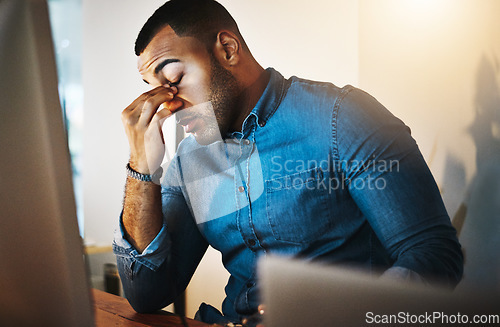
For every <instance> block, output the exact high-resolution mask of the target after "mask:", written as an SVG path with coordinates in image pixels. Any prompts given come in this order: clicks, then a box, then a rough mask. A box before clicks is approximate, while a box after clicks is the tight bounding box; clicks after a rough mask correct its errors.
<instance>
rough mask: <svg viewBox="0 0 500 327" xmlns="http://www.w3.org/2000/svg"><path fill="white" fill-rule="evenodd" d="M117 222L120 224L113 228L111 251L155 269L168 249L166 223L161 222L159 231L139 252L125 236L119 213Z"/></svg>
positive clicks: (165, 255) (165, 256)
mask: <svg viewBox="0 0 500 327" xmlns="http://www.w3.org/2000/svg"><path fill="white" fill-rule="evenodd" d="M119 224H120V225H119V226H118V228H117V229H116V230H115V234H114V241H113V251H114V252H115V254H116V255H117V256H120V257H123V258H128V259H129V260H131V259H133V260H135V261H137V262H138V263H140V264H142V265H144V266H146V267H148V268H149V269H152V270H157V269H158V267H160V265H161V264H162V263H163V262H164V261H165V259H166V258H167V254H168V250H169V242H168V234H167V228H166V225H165V224H163V226H162V228H161V230H160V232H159V233H158V235H156V237H155V238H154V240H153V241H151V243H150V244H149V245H148V246H147V247H146V249H144V251H142V253H139V252H138V251H137V250H136V249H135V248H134V247H133V246H132V245H131V244H130V243H129V242H128V241H127V240H126V238H125V231H124V227H123V222H122V216H121V215H120V223H119Z"/></svg>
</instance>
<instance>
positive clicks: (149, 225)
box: [122, 177, 163, 252]
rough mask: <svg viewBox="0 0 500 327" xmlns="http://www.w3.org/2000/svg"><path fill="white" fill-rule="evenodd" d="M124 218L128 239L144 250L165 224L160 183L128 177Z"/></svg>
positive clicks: (140, 250)
mask: <svg viewBox="0 0 500 327" xmlns="http://www.w3.org/2000/svg"><path fill="white" fill-rule="evenodd" d="M122 219H123V227H124V229H125V231H124V232H125V237H126V238H127V240H128V241H129V242H130V244H132V245H133V246H134V247H135V248H136V249H137V251H138V252H142V251H144V249H145V248H146V247H147V246H148V244H149V243H151V241H152V240H153V239H154V238H155V237H156V235H158V233H159V232H160V230H161V227H162V225H163V217H162V210H161V187H160V185H157V184H155V183H152V182H142V181H139V180H136V179H133V178H131V177H127V183H126V186H125V198H124V201H123V216H122Z"/></svg>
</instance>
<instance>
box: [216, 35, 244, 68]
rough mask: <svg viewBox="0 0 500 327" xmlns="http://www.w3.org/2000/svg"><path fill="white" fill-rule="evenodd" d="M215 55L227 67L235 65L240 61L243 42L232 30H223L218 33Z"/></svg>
mask: <svg viewBox="0 0 500 327" xmlns="http://www.w3.org/2000/svg"><path fill="white" fill-rule="evenodd" d="M214 51H215V57H216V58H217V59H218V60H219V62H220V63H221V64H222V65H223V66H226V67H227V68H229V67H231V66H235V65H237V64H238V62H239V61H240V55H241V43H240V40H238V37H237V36H236V35H235V34H234V33H232V32H230V31H221V32H219V33H218V34H217V41H216V43H215V49H214Z"/></svg>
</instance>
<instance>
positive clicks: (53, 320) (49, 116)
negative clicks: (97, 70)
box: [0, 0, 94, 326]
mask: <svg viewBox="0 0 500 327" xmlns="http://www.w3.org/2000/svg"><path fill="white" fill-rule="evenodd" d="M93 324H94V323H93V317H92V306H91V297H90V288H89V283H88V280H87V275H86V268H85V264H84V257H83V247H82V241H81V238H80V236H79V231H78V225H77V217H76V209H75V200H74V193H73V188H72V173H71V165H70V156H69V151H68V145H67V138H66V132H65V128H64V123H63V118H62V112H61V106H60V103H59V97H58V84H57V73H56V65H55V58H54V49H53V43H52V37H51V31H50V25H49V18H48V10H47V4H46V2H45V1H44V0H0V326H92V325H93Z"/></svg>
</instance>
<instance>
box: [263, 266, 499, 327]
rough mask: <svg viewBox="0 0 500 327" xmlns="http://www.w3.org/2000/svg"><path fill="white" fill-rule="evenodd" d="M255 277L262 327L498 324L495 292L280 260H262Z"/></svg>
mask: <svg viewBox="0 0 500 327" xmlns="http://www.w3.org/2000/svg"><path fill="white" fill-rule="evenodd" d="M259 278H260V279H261V285H262V298H263V303H264V304H265V306H266V310H265V315H264V325H265V326H266V327H293V326H339V327H351V326H352V327H362V326H472V325H475V326H478V325H484V326H486V325H488V326H490V325H491V326H499V325H500V307H499V306H498V303H500V302H499V300H500V297H499V296H498V295H497V294H489V295H488V296H486V295H485V294H475V293H474V292H473V291H463V292H460V293H459V292H452V291H450V290H444V289H436V288H430V287H422V286H417V285H414V284H409V283H402V282H396V281H392V280H387V279H381V278H375V277H372V276H370V275H367V274H366V273H363V272H361V271H359V270H350V269H347V268H342V267H335V266H326V265H321V264H317V263H310V262H304V261H298V260H292V259H286V258H280V257H266V258H264V259H263V260H262V261H260V262H259ZM474 319H476V320H479V321H480V323H479V324H478V323H474V321H475V320H474ZM488 323H489V324H488Z"/></svg>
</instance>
